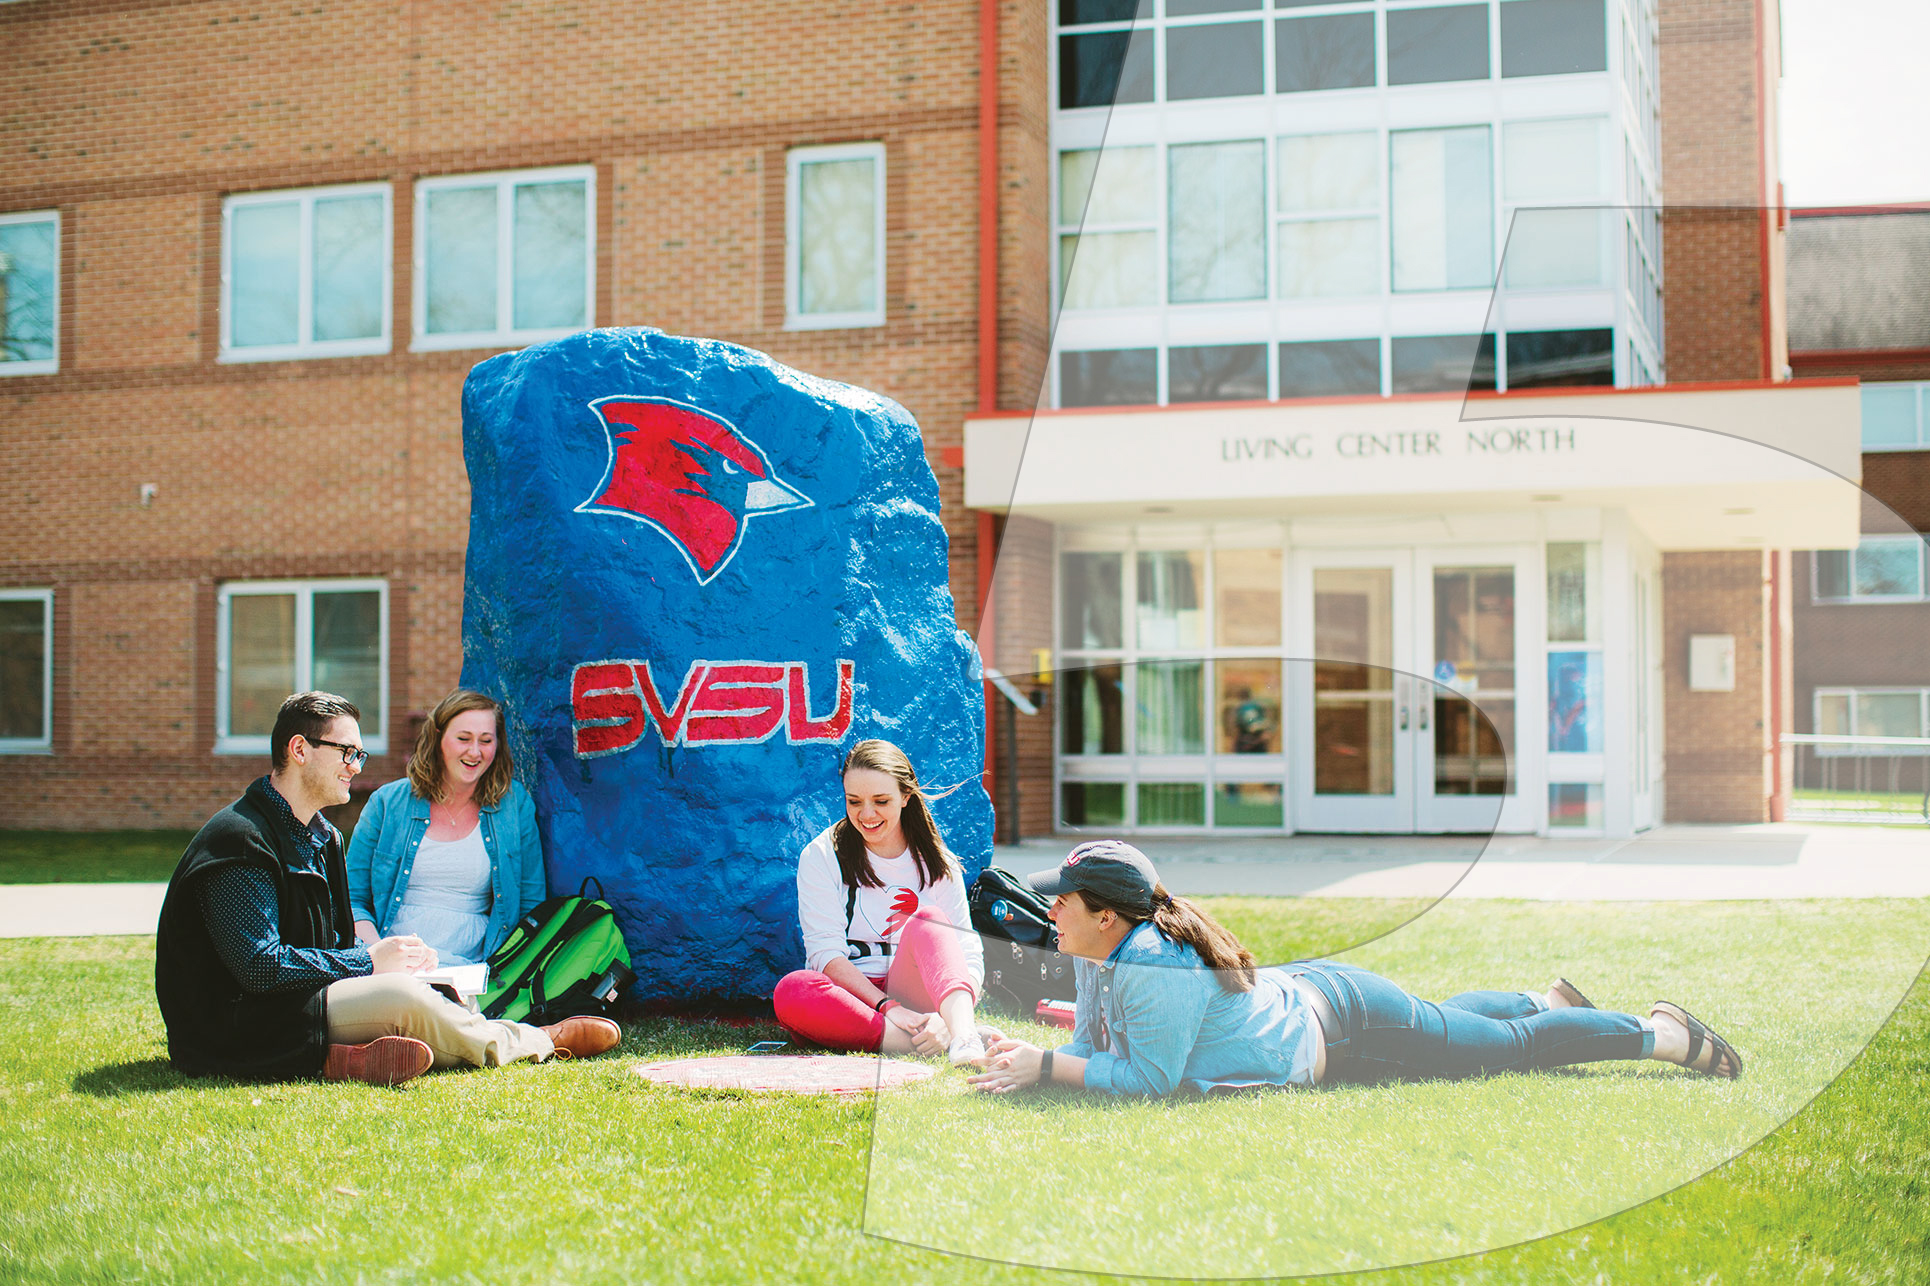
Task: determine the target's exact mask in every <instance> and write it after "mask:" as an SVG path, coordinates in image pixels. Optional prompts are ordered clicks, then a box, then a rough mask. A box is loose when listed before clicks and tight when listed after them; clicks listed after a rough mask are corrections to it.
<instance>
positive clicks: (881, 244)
mask: <svg viewBox="0 0 1930 1286" xmlns="http://www.w3.org/2000/svg"><path fill="white" fill-rule="evenodd" d="M856 160H868V161H871V162H872V164H873V165H874V166H875V167H876V168H875V169H874V170H873V171H872V173H873V174H874V175H875V176H876V179H875V182H874V187H873V193H872V195H873V200H872V203H871V218H872V242H871V244H872V245H873V246H874V247H875V250H874V251H873V254H874V255H875V257H876V262H875V264H874V265H873V269H872V270H873V271H874V272H875V273H876V274H877V281H878V306H877V307H876V308H871V309H864V310H861V311H857V312H845V313H806V312H804V311H803V310H802V309H801V308H800V306H799V302H798V292H799V287H800V285H801V283H802V281H803V263H802V256H803V253H804V239H803V234H802V230H801V229H800V228H799V226H798V223H799V219H800V217H801V216H802V215H803V208H802V204H801V202H800V201H799V199H798V183H799V180H800V174H801V171H802V170H803V168H804V167H805V166H806V165H814V164H821V163H823V162H825V161H856ZM888 190H889V185H888V184H887V182H886V179H885V145H884V144H883V143H834V144H830V145H828V146H824V147H794V148H792V149H791V150H790V151H788V152H786V153H785V154H784V329H786V330H854V329H857V328H860V327H865V326H882V325H884V324H885V295H886V293H887V291H886V280H885V266H886V263H887V255H886V251H885V200H886V193H887V192H888Z"/></svg>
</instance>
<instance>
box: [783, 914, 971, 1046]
mask: <svg viewBox="0 0 1930 1286" xmlns="http://www.w3.org/2000/svg"><path fill="white" fill-rule="evenodd" d="M960 932H962V930H959V929H954V928H953V927H952V926H951V924H950V923H948V922H947V921H946V919H945V917H944V916H942V915H939V914H938V913H937V912H936V911H933V910H931V909H930V908H928V907H920V908H919V909H918V910H917V911H915V912H913V913H912V916H911V919H909V920H907V921H906V922H905V928H904V932H902V933H900V934H899V935H898V946H897V949H896V950H895V951H893V952H892V955H891V969H890V971H889V972H887V973H886V974H885V980H884V986H883V990H884V993H885V994H886V995H888V996H890V997H891V998H892V999H893V1000H896V1001H898V1002H900V1003H901V1004H906V1005H909V1006H911V1007H912V1008H913V1009H916V1010H918V1011H919V1012H921V1013H931V1012H932V1011H933V1010H935V1009H937V1008H938V1002H939V1001H941V1000H943V999H944V998H945V997H947V996H949V995H951V994H952V993H953V992H954V991H958V990H960V989H963V990H964V991H965V992H966V993H967V994H968V995H970V996H971V997H972V1001H973V1003H974V1004H976V1003H977V1001H978V989H977V988H976V987H974V986H973V985H972V975H971V974H970V973H968V972H967V971H966V969H965V953H964V952H963V951H962V950H961V949H960V948H959V945H958V935H959V933H960ZM771 1005H772V1007H773V1008H775V1009H776V1010H777V1021H778V1022H780V1023H782V1024H783V1025H784V1028H785V1030H787V1031H789V1032H791V1033H793V1034H794V1035H798V1036H802V1037H803V1038H804V1039H806V1040H809V1041H814V1042H816V1043H817V1044H819V1045H824V1046H826V1047H828V1048H831V1049H857V1050H866V1051H870V1052H876V1051H877V1049H878V1048H879V1047H880V1046H881V1045H883V1044H884V1039H885V1016H884V1015H883V1014H881V1013H878V1012H876V1011H875V1010H873V1009H872V1008H871V1006H870V1005H868V1004H866V1003H865V1002H864V1001H862V1000H860V999H858V998H857V997H856V996H854V995H853V994H851V993H850V992H849V991H846V990H845V989H844V988H843V987H841V986H839V985H838V984H837V983H836V982H835V981H833V980H832V979H831V978H830V977H828V976H827V975H825V974H823V973H820V972H819V971H818V970H816V969H798V970H796V971H794V972H792V973H787V974H785V975H784V976H783V977H782V978H780V979H778V980H777V990H776V991H775V992H773V993H772V995H771Z"/></svg>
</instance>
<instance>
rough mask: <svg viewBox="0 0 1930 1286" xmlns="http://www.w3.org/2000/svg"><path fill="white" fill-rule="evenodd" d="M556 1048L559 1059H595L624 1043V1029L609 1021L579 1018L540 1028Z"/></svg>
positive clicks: (566, 1019) (567, 1019)
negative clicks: (621, 1042)
mask: <svg viewBox="0 0 1930 1286" xmlns="http://www.w3.org/2000/svg"><path fill="white" fill-rule="evenodd" d="M543 1034H544V1035H546V1036H548V1037H549V1038H550V1040H551V1041H552V1042H554V1043H555V1045H556V1056H557V1057H558V1058H595V1057H596V1056H597V1055H598V1054H607V1053H609V1052H610V1051H611V1050H613V1049H615V1048H616V1047H617V1044H618V1043H619V1042H620V1041H622V1039H623V1029H622V1028H620V1027H618V1026H617V1025H616V1024H615V1023H613V1022H611V1021H610V1020H609V1019H608V1018H589V1017H585V1016H581V1015H579V1016H578V1017H575V1018H565V1019H564V1020H563V1021H562V1022H560V1023H556V1024H554V1025H553V1026H549V1027H545V1028H543Z"/></svg>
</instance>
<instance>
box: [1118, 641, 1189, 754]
mask: <svg viewBox="0 0 1930 1286" xmlns="http://www.w3.org/2000/svg"><path fill="white" fill-rule="evenodd" d="M1135 668H1136V669H1137V671H1138V673H1137V674H1136V675H1135V676H1134V678H1135V679H1136V681H1137V683H1138V691H1137V692H1136V693H1135V694H1134V696H1135V701H1134V706H1135V708H1136V710H1137V712H1138V718H1137V720H1136V721H1135V727H1134V736H1135V738H1136V740H1135V742H1134V746H1133V748H1134V750H1135V751H1136V752H1137V753H1139V754H1141V755H1203V754H1205V753H1206V729H1205V720H1204V716H1203V711H1204V708H1205V704H1206V664H1205V662H1203V661H1142V662H1140V663H1139V665H1138V666H1137V667H1135Z"/></svg>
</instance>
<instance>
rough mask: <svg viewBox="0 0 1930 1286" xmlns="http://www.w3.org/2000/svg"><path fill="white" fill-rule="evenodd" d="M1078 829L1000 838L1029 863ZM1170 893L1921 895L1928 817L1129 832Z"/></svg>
mask: <svg viewBox="0 0 1930 1286" xmlns="http://www.w3.org/2000/svg"><path fill="white" fill-rule="evenodd" d="M1078 842H1079V841H1078V838H1077V837H1072V836H1059V837H1056V838H1039V839H1027V840H1025V841H1023V842H1022V843H1020V844H1016V845H1007V846H1000V848H999V849H998V851H997V858H996V860H997V862H998V864H999V865H1000V866H1003V867H1005V868H1006V869H1007V870H1010V871H1016V872H1018V873H1020V874H1024V873H1026V872H1029V871H1036V870H1041V869H1043V868H1046V867H1050V866H1055V865H1057V864H1058V862H1059V860H1060V859H1061V858H1063V857H1064V856H1065V854H1066V852H1067V851H1068V850H1069V849H1070V848H1071V847H1072V845H1074V844H1076V843H1078ZM1133 842H1134V843H1135V844H1136V845H1137V846H1138V847H1139V848H1140V849H1141V850H1143V851H1144V852H1145V853H1146V855H1147V856H1148V857H1150V858H1152V859H1153V862H1154V864H1155V865H1156V866H1158V868H1159V872H1160V877H1161V878H1162V879H1163V880H1164V881H1165V882H1166V884H1167V885H1168V887H1170V888H1171V889H1172V890H1173V891H1174V892H1176V893H1198V894H1208V893H1220V894H1241V893H1244V894H1253V895H1257V896H1275V897H1278V896H1296V897H1374V898H1438V897H1443V896H1449V897H1456V898H1525V899H1531V900H1536V901H1584V902H1585V901H1602V902H1646V901H1718V900H1728V899H1737V898H1916V897H1930V829H1915V830H1912V829H1906V828H1891V827H1874V826H1872V827H1856V826H1804V825H1796V824H1790V823H1784V824H1778V825H1762V826H1663V827H1658V828H1656V829H1655V830H1651V831H1647V832H1644V833H1643V834H1641V835H1638V836H1636V837H1635V838H1634V839H1624V840H1603V839H1593V840H1587V839H1541V838H1537V837H1536V836H1533V835H1498V836H1495V837H1493V838H1492V839H1489V838H1487V837H1485V836H1477V835H1388V836H1371V835H1293V836H1287V837H1283V838H1278V839H1275V838H1246V837H1243V838H1239V839H1214V838H1211V837H1207V836H1200V837H1186V838H1179V837H1174V836H1152V835H1144V836H1140V837H1138V838H1137V839H1135V840H1134V841H1133Z"/></svg>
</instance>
